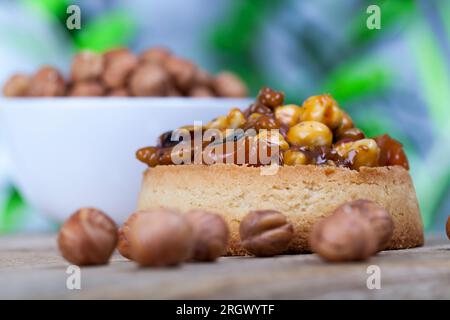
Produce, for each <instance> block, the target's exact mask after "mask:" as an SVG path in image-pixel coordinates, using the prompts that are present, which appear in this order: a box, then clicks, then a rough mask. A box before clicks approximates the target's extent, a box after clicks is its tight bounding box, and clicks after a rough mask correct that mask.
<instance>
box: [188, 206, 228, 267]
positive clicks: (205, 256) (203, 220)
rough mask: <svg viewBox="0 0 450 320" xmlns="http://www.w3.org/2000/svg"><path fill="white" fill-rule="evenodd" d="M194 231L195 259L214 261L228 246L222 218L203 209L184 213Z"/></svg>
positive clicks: (226, 229)
mask: <svg viewBox="0 0 450 320" xmlns="http://www.w3.org/2000/svg"><path fill="white" fill-rule="evenodd" d="M186 218H187V220H188V221H189V222H190V223H191V226H192V228H193V232H194V252H193V256H192V259H194V260H196V261H214V260H216V259H217V258H218V257H220V256H221V255H223V254H224V253H225V251H226V249H227V246H228V238H229V230H228V225H227V224H226V223H225V221H224V220H223V218H222V217H221V216H219V215H217V214H215V213H211V212H208V211H204V210H191V211H189V212H188V213H186Z"/></svg>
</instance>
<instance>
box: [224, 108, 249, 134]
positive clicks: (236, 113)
mask: <svg viewBox="0 0 450 320" xmlns="http://www.w3.org/2000/svg"><path fill="white" fill-rule="evenodd" d="M227 122H228V128H229V129H236V128H241V127H242V126H243V125H244V124H245V122H246V120H245V116H244V114H243V113H242V111H241V110H239V109H238V108H233V109H231V110H230V112H228V115H227Z"/></svg>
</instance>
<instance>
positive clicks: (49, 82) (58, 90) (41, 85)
mask: <svg viewBox="0 0 450 320" xmlns="http://www.w3.org/2000/svg"><path fill="white" fill-rule="evenodd" d="M65 93H66V84H65V82H64V79H63V77H62V76H61V74H60V73H59V71H58V70H56V69H55V68H53V67H49V66H45V67H43V68H41V69H40V70H39V71H38V72H36V73H35V74H34V75H33V76H32V77H31V79H30V83H29V86H28V95H29V96H31V97H59V96H63V95H64V94H65Z"/></svg>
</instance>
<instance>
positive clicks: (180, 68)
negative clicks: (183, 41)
mask: <svg viewBox="0 0 450 320" xmlns="http://www.w3.org/2000/svg"><path fill="white" fill-rule="evenodd" d="M164 66H165V68H166V70H167V72H168V73H169V75H170V76H171V77H172V80H173V82H174V83H175V85H176V88H177V89H178V90H180V91H181V92H182V93H188V92H189V90H190V88H191V87H192V85H193V84H194V77H195V74H196V72H197V67H196V66H195V65H194V64H193V63H192V62H191V61H188V60H185V59H180V58H177V57H174V56H172V57H170V58H168V59H167V60H166V62H165V64H164Z"/></svg>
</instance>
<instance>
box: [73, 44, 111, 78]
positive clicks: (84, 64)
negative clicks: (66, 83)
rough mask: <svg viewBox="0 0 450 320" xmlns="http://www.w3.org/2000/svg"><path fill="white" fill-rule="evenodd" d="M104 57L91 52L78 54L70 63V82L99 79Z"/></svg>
mask: <svg viewBox="0 0 450 320" xmlns="http://www.w3.org/2000/svg"><path fill="white" fill-rule="evenodd" d="M103 66H104V57H103V55H101V54H97V53H95V52H91V51H82V52H80V53H78V54H77V55H76V56H75V57H74V58H73V61H72V68H71V78H72V81H74V82H78V81H86V80H95V79H98V78H100V76H101V75H102V73H103Z"/></svg>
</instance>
